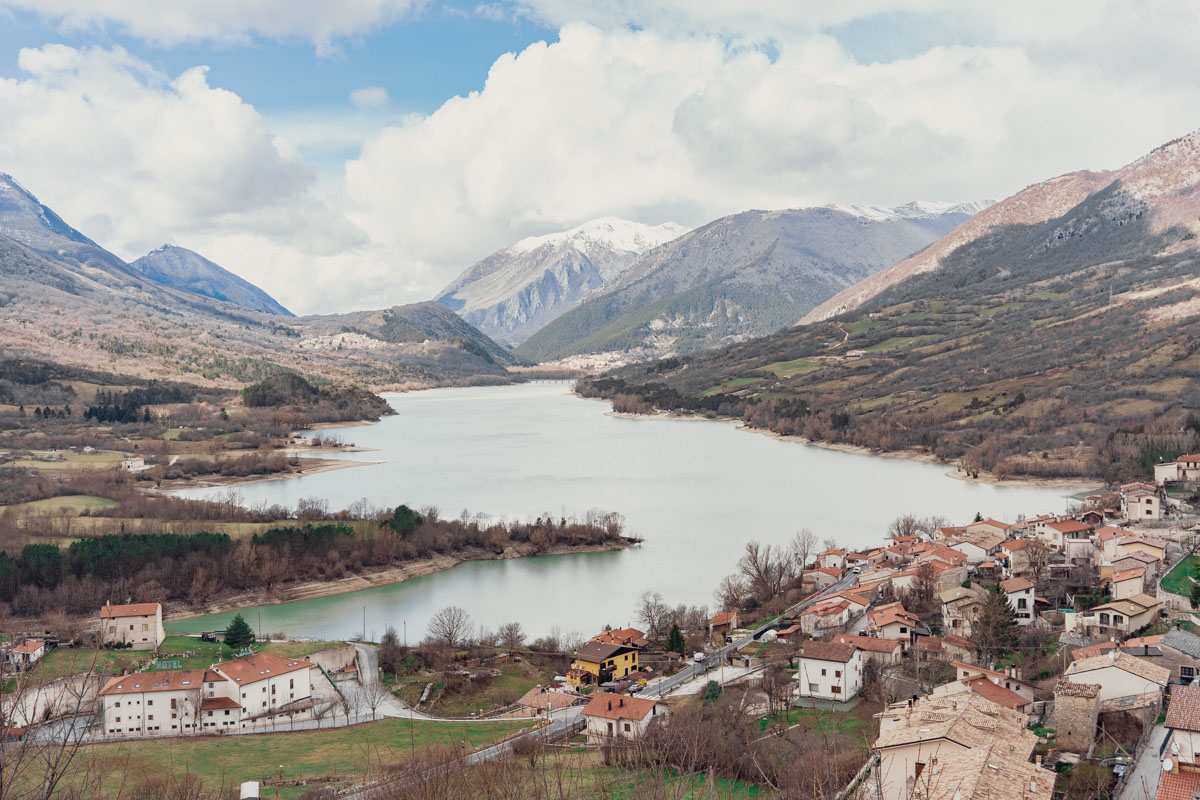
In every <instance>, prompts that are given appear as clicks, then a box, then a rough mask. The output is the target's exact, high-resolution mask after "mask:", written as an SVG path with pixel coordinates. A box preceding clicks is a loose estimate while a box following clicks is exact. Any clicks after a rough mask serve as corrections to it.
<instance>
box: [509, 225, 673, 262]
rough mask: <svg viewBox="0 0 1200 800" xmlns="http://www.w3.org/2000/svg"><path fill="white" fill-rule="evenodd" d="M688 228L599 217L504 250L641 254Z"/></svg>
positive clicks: (522, 240) (530, 237) (531, 238)
mask: <svg viewBox="0 0 1200 800" xmlns="http://www.w3.org/2000/svg"><path fill="white" fill-rule="evenodd" d="M689 230H691V229H690V228H686V227H684V226H683V225H677V224H676V223H674V222H665V223H663V224H662V225H644V224H642V223H640V222H632V221H631V220H627V219H620V218H619V217H601V218H600V219H594V220H592V221H591V222H585V223H583V224H582V225H579V226H577V227H575V228H571V230H569V231H562V232H560V233H548V234H545V235H543V236H527V237H525V238H524V239H521V240H520V241H518V242H516V243H515V244H512V245H510V246H509V247H507V248H505V249H506V250H508V251H511V252H513V253H532V252H533V251H535V250H538V249H540V248H542V247H546V246H548V245H551V246H558V245H562V244H570V245H572V246H573V247H575V248H576V249H577V250H579V252H581V253H583V254H584V255H591V253H592V252H593V250H594V249H595V248H596V246H597V245H599V246H603V247H607V248H610V249H612V250H621V251H624V252H627V253H639V254H640V253H644V252H646V251H647V250H650V249H651V248H654V247H658V246H659V245H660V244H666V243H667V242H669V241H671V240H672V239H677V238H679V237H680V236H682V235H683V234H685V233H687V232H688V231H689Z"/></svg>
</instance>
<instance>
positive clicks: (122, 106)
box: [0, 45, 367, 307]
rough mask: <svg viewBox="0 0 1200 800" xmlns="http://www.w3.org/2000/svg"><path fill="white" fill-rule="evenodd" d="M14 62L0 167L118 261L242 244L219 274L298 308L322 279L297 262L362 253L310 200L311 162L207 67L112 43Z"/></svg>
mask: <svg viewBox="0 0 1200 800" xmlns="http://www.w3.org/2000/svg"><path fill="white" fill-rule="evenodd" d="M18 66H19V67H20V69H21V71H22V75H21V76H20V77H18V78H13V79H0V165H2V167H0V168H3V169H4V170H5V171H7V172H11V173H12V174H13V175H15V176H16V177H17V178H18V179H19V180H21V181H22V182H23V183H25V184H26V185H27V186H28V187H29V188H30V189H31V190H33V191H34V192H35V193H36V194H38V195H39V197H40V198H41V199H42V201H43V202H45V203H46V204H47V205H49V206H51V207H52V208H54V209H55V210H57V211H58V212H59V213H61V214H62V215H63V216H64V217H65V218H66V219H67V220H68V221H70V222H71V223H72V224H73V225H75V226H76V227H78V228H80V229H81V230H82V231H83V232H84V233H85V234H87V235H88V236H90V237H91V238H93V239H95V240H97V241H98V242H100V243H101V244H103V245H104V246H105V247H108V248H109V249H111V250H113V251H114V252H115V253H117V254H118V255H119V256H121V257H122V258H126V259H132V258H136V257H138V256H140V255H143V254H144V253H145V252H146V251H148V250H150V249H152V248H154V247H157V246H158V245H160V244H162V243H164V242H172V243H176V244H181V245H183V246H190V247H193V248H194V249H198V250H199V249H201V248H200V247H197V246H196V245H197V243H202V244H204V245H206V246H207V245H215V243H216V242H218V241H221V240H225V241H237V242H239V245H240V247H239V249H237V251H236V252H235V251H234V249H233V248H227V247H222V248H221V252H222V253H223V254H225V255H227V256H228V260H227V261H226V262H225V263H224V266H227V267H228V268H230V269H233V270H234V271H235V272H238V273H239V274H242V275H244V276H245V277H246V278H248V279H249V280H252V281H254V282H256V283H259V284H260V285H262V286H263V287H264V288H266V289H267V290H268V291H271V292H273V293H276V294H277V296H279V298H280V300H281V301H282V302H284V303H285V304H288V303H293V304H295V305H298V306H300V307H305V306H307V305H310V304H312V303H313V301H314V299H315V297H316V296H318V295H319V293H320V291H321V289H320V286H321V284H322V282H323V276H322V275H321V274H319V269H313V270H312V271H311V272H312V274H311V277H310V279H309V280H307V281H305V280H297V277H298V275H299V274H304V269H305V263H304V262H305V259H309V260H311V261H313V262H314V264H315V266H316V267H319V266H320V265H319V263H317V262H319V261H320V260H321V259H325V258H329V257H331V256H332V255H342V256H346V257H348V254H350V253H352V252H354V251H355V250H356V249H361V248H362V247H364V246H366V244H367V242H366V239H365V236H364V235H363V233H362V232H361V231H360V230H358V229H357V228H356V227H355V226H353V225H352V224H350V223H349V222H348V221H347V220H346V219H345V217H344V216H343V215H340V214H338V213H336V212H335V211H334V210H333V209H331V208H330V207H329V205H328V203H327V202H326V201H324V200H323V199H322V198H321V197H320V196H319V195H318V194H317V193H316V192H315V191H314V187H315V185H316V181H317V173H316V170H315V169H314V168H313V166H312V165H310V164H308V163H307V162H305V161H304V160H303V159H302V158H301V157H300V155H299V154H298V152H297V151H296V148H295V147H293V146H292V145H291V143H290V142H288V141H287V140H286V139H284V138H282V137H280V136H278V135H276V134H275V133H273V132H272V131H271V130H270V129H269V127H268V126H267V124H266V122H265V121H264V120H263V118H262V117H261V116H260V115H259V114H258V112H257V111H256V110H255V109H254V108H253V107H252V106H250V105H248V104H246V103H245V102H243V101H242V100H241V98H239V97H238V96H237V95H235V94H233V93H232V92H228V91H225V90H223V89H219V88H214V87H212V86H209V84H208V81H207V78H206V70H205V68H204V67H195V68H192V69H189V70H187V71H185V72H184V73H182V74H181V75H179V76H177V77H174V78H172V77H170V76H167V75H164V74H161V73H159V72H158V71H156V70H154V69H152V68H151V67H150V66H148V65H147V64H146V63H144V62H142V61H140V60H138V59H137V58H135V57H133V56H131V55H130V54H129V53H127V52H126V51H124V50H122V49H120V48H116V49H111V50H108V49H102V48H89V49H75V48H71V47H67V46H64V45H48V46H46V47H42V48H39V49H26V50H22V51H21V53H20V56H19V58H18ZM285 249H286V250H290V251H291V252H292V253H293V256H292V257H291V258H290V259H283V258H281V257H279V256H280V253H281V252H282V250H285ZM268 254H269V255H270V257H266V256H267V255H268ZM206 255H210V257H211V254H209V253H206ZM218 263H221V262H220V261H218ZM285 265H286V266H288V267H289V268H295V269H296V270H298V272H290V273H289V272H284V271H281V269H280V267H281V266H285ZM309 266H313V264H310V265H309ZM333 279H334V278H333V276H332V275H330V276H329V280H330V282H332V280H333ZM309 292H311V293H312V295H311V296H305V293H309Z"/></svg>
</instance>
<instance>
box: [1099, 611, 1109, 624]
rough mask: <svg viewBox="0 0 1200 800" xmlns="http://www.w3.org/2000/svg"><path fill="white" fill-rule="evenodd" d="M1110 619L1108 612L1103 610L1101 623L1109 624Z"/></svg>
mask: <svg viewBox="0 0 1200 800" xmlns="http://www.w3.org/2000/svg"><path fill="white" fill-rule="evenodd" d="M1108 621H1109V616H1108V614H1106V613H1103V612H1102V613H1101V614H1100V624H1101V625H1107V624H1108Z"/></svg>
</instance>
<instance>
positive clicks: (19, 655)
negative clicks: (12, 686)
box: [2, 639, 46, 670]
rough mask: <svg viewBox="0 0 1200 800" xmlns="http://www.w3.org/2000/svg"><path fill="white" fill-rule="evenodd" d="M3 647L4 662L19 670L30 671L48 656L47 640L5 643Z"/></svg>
mask: <svg viewBox="0 0 1200 800" xmlns="http://www.w3.org/2000/svg"><path fill="white" fill-rule="evenodd" d="M2 647H3V654H4V662H5V663H6V664H11V665H12V666H13V667H14V668H15V669H18V670H23V669H29V668H30V667H32V666H33V665H34V664H36V663H37V662H38V661H40V660H41V658H42V656H44V655H46V640H45V639H24V640H22V641H21V643H20V644H15V645H14V644H11V643H5V644H4V645H3V646H2Z"/></svg>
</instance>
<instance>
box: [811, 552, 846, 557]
mask: <svg viewBox="0 0 1200 800" xmlns="http://www.w3.org/2000/svg"><path fill="white" fill-rule="evenodd" d="M844 555H846V551H845V550H826V551H824V552H822V553H817V558H820V557H821V556H844Z"/></svg>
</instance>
